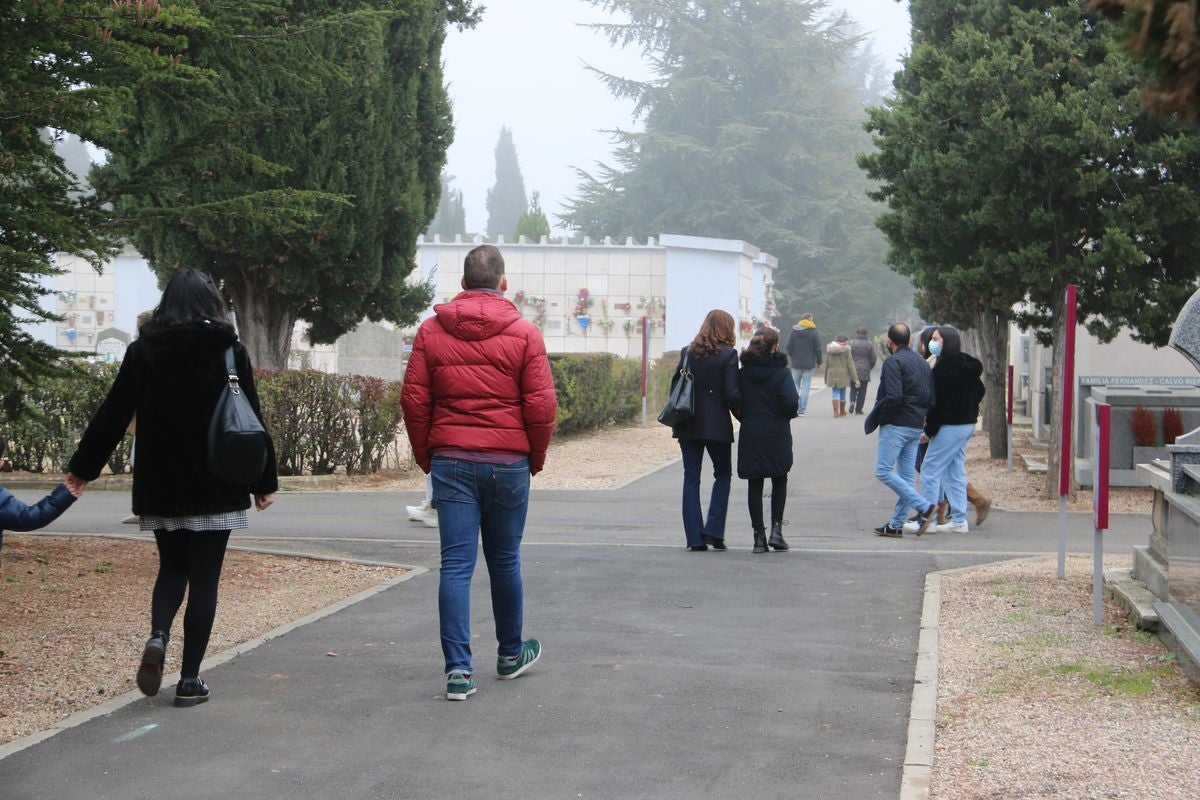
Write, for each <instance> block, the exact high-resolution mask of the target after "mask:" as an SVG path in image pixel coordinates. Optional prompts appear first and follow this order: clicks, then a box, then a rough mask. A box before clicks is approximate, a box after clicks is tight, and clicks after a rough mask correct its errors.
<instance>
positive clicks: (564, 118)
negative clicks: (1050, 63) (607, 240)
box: [442, 0, 909, 234]
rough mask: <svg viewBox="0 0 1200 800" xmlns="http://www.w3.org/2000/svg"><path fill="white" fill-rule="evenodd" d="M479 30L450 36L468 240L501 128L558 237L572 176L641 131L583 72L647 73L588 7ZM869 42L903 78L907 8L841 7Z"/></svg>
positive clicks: (539, 6)
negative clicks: (622, 133)
mask: <svg viewBox="0 0 1200 800" xmlns="http://www.w3.org/2000/svg"><path fill="white" fill-rule="evenodd" d="M485 5H486V7H487V10H486V11H485V12H484V15H483V21H482V22H480V24H479V25H478V26H477V27H476V28H474V29H473V30H467V31H463V32H461V33H460V32H458V31H457V30H455V29H454V28H451V29H450V30H449V32H448V34H447V37H446V44H445V47H444V48H443V51H442V57H443V61H444V63H445V75H446V82H447V84H448V85H449V91H450V96H451V98H453V102H454V122H455V134H454V143H453V144H452V145H451V147H450V150H449V153H448V162H447V166H446V170H447V172H448V173H449V174H451V175H453V176H454V181H453V183H452V184H451V186H452V187H453V188H456V189H461V190H462V192H463V201H464V203H465V205H466V212H467V230H468V231H472V232H475V231H483V230H484V228H485V227H486V225H487V208H486V202H487V190H488V189H489V188H490V187H491V186H492V183H493V182H494V181H495V148H496V140H497V139H498V137H499V134H500V126H501V125H507V126H508V127H509V128H511V129H512V132H513V141H514V143H515V144H516V148H517V156H518V158H519V160H520V162H521V174H522V176H523V177H524V179H525V191H526V193H527V194H531V193H532V192H533V191H539V192H540V193H541V203H542V208H543V209H544V210H545V211H546V216H547V217H548V218H549V219H550V225H551V227H552V228H553V229H554V233H555V234H560V233H563V232H564V231H562V230H561V228H560V226H559V225H558V224H557V220H556V219H555V217H554V214H555V212H557V211H559V210H560V209H561V203H562V200H563V199H565V198H568V197H571V196H572V195H574V194H575V188H576V186H577V185H578V179H577V177H576V175H575V172H574V171H573V169H572V167H573V166H577V167H581V168H584V169H587V170H589V171H590V170H593V169H594V167H595V163H596V162H597V161H605V162H610V163H611V160H612V159H611V153H612V144H611V141H610V140H609V138H608V136H607V135H606V134H605V133H603V132H602V131H603V130H605V129H612V128H623V129H639V128H640V127H641V125H640V122H635V121H634V120H632V119H631V117H630V112H631V110H632V104H631V103H629V102H628V101H617V100H615V99H613V97H612V96H611V95H610V94H609V92H608V90H607V89H606V88H605V87H604V85H603V84H602V83H601V82H600V81H599V80H598V79H597V78H596V77H595V75H594V74H592V73H591V72H589V71H587V70H586V69H585V67H584V64H585V62H586V63H587V64H591V65H592V66H594V67H597V68H599V69H602V70H605V71H608V72H612V73H614V74H617V75H621V76H623V77H643V76H646V75H648V70H647V69H646V67H645V66H643V65H642V63H641V60H640V54H639V53H638V52H637V51H636V50H619V49H616V48H613V47H611V46H610V45H609V44H608V41H607V40H606V39H605V38H604V37H603V36H602V35H600V34H599V33H596V32H593V31H591V30H589V29H587V28H583V27H580V26H579V25H578V24H577V23H586V22H600V21H609V20H610V19H611V17H610V16H609V15H607V14H604V13H603V12H601V11H599V10H598V9H595V8H593V7H592V6H591V5H589V4H588V3H586V2H583V0H507V1H502V2H488V3H485ZM834 6H835V7H836V8H841V9H844V10H846V11H847V12H849V14H850V16H851V17H853V18H854V19H855V21H857V22H858V23H859V26H860V28H861V29H862V30H863V31H864V32H867V33H869V34H870V35H871V39H872V41H873V46H874V50H875V52H876V53H878V54H879V55H880V56H881V57H883V58H884V59H885V60H886V61H887V65H888V71H889V72H892V71H894V70H895V69H898V68H899V59H900V57H901V56H902V54H903V53H905V52H907V49H908V45H909V20H908V4H907V2H904V3H897V2H895V0H837V2H835V3H834Z"/></svg>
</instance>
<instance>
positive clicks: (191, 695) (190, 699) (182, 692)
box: [175, 676, 208, 708]
mask: <svg viewBox="0 0 1200 800" xmlns="http://www.w3.org/2000/svg"><path fill="white" fill-rule="evenodd" d="M207 702H208V684H207V683H205V682H204V679H203V678H201V677H199V676H197V677H195V678H184V679H183V680H181V681H179V685H178V686H176V687H175V707H176V708H191V707H192V706H194V705H197V704H198V703H207Z"/></svg>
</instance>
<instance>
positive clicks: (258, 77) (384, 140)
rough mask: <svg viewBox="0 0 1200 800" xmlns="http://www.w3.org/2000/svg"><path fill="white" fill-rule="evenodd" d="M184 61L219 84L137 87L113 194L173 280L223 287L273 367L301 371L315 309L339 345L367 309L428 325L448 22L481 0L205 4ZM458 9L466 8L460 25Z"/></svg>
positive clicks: (108, 182)
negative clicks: (422, 238) (423, 273)
mask: <svg viewBox="0 0 1200 800" xmlns="http://www.w3.org/2000/svg"><path fill="white" fill-rule="evenodd" d="M202 11H203V13H204V16H205V26H204V27H203V29H202V30H199V31H197V32H194V33H193V34H192V35H191V36H190V37H189V41H188V45H187V49H186V51H185V52H184V53H183V54H182V61H183V63H185V64H188V65H192V66H194V67H195V68H197V69H199V70H202V71H203V72H204V74H205V75H206V76H207V79H206V80H205V81H204V82H203V83H198V84H196V85H194V86H190V87H187V91H180V87H179V86H178V85H177V84H176V83H173V82H170V81H162V80H153V81H141V82H139V83H137V84H136V85H134V86H133V99H134V100H133V105H132V107H131V109H130V114H129V119H128V121H127V125H126V126H125V128H124V130H123V132H122V135H121V136H118V137H114V138H113V140H112V141H110V142H107V143H106V146H107V149H108V150H109V151H110V153H111V158H110V161H109V164H108V165H107V166H106V167H105V168H104V169H102V170H100V171H99V175H98V178H97V181H96V185H97V187H98V190H100V191H101V192H102V193H104V194H106V195H108V196H112V197H114V198H116V204H117V210H118V212H119V213H120V214H121V215H122V216H123V217H124V218H125V219H127V220H130V221H131V222H132V223H133V241H134V243H135V244H136V245H137V247H138V248H139V249H140V250H141V251H142V252H143V253H144V254H145V255H146V256H147V257H148V258H149V260H150V263H151V266H152V267H153V268H154V269H155V271H156V272H158V273H159V274H160V275H166V274H167V273H169V272H170V271H172V270H173V269H175V268H176V267H178V266H180V265H186V266H191V267H198V268H201V269H205V270H208V271H210V272H212V273H213V274H214V275H215V276H217V277H218V278H219V279H221V281H222V282H223V286H224V289H225V291H226V292H227V294H228V295H229V297H230V300H231V303H232V305H233V308H234V311H235V314H236V316H237V321H238V326H239V330H240V332H241V335H242V339H243V341H244V342H245V343H246V346H247V348H248V349H249V350H250V353H251V355H252V357H253V358H254V360H255V363H256V364H259V365H262V366H265V367H283V366H285V365H286V363H287V355H288V351H289V348H290V343H291V333H292V329H293V327H294V324H295V322H296V321H297V319H304V320H307V321H308V322H309V323H310V328H309V330H310V336H311V338H312V339H313V341H316V342H331V341H334V340H335V339H336V338H337V337H338V336H340V335H341V334H343V333H345V332H346V331H348V330H351V329H353V328H354V327H355V326H356V325H357V324H358V322H359V321H360V320H362V319H363V318H364V317H366V318H367V319H370V320H373V321H378V320H380V319H387V320H390V321H392V322H396V323H398V324H405V323H408V322H411V321H413V320H415V318H416V314H417V312H418V311H419V310H420V309H422V308H424V307H425V305H426V304H427V302H428V299H429V290H428V288H427V287H425V286H422V285H412V284H410V283H409V282H407V281H406V280H405V278H406V276H407V275H408V274H409V273H410V272H411V270H412V269H413V266H414V263H413V258H414V255H415V242H416V238H417V236H418V235H419V233H420V232H421V231H423V230H424V229H425V228H426V227H427V226H428V224H429V222H430V220H431V219H432V217H433V214H434V209H435V206H436V201H437V195H438V190H439V182H438V178H439V176H440V174H441V170H442V165H443V164H444V163H445V151H446V147H447V146H448V144H449V142H450V139H451V123H450V108H449V103H448V101H447V98H446V94H445V88H444V86H443V83H442V73H441V69H440V63H441V46H442V41H443V38H444V35H445V25H446V23H447V21H453V22H457V23H459V24H472V20H473V16H472V15H473V14H475V13H476V12H475V11H474V10H472V9H471V4H470V3H469V2H464V1H463V0H458V2H450V3H447V2H446V0H412V1H411V2H385V1H384V0H371V1H368V0H360V1H359V2H350V3H333V2H330V1H328V0H324V1H322V2H309V1H308V0H255V1H254V2H244V3H236V4H205V5H204V6H202ZM448 13H450V14H452V16H450V17H448V16H447V15H448Z"/></svg>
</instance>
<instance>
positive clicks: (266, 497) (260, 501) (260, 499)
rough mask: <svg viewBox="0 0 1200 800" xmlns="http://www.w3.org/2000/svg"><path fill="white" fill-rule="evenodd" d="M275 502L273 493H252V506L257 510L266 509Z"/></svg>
mask: <svg viewBox="0 0 1200 800" xmlns="http://www.w3.org/2000/svg"><path fill="white" fill-rule="evenodd" d="M274 502H275V493H274V492H272V493H271V494H256V495H254V507H255V508H257V509H258V510H259V511H266V510H267V509H268V508H270V507H271V504H272V503H274Z"/></svg>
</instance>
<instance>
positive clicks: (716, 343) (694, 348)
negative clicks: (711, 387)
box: [688, 308, 737, 358]
mask: <svg viewBox="0 0 1200 800" xmlns="http://www.w3.org/2000/svg"><path fill="white" fill-rule="evenodd" d="M723 344H725V345H729V346H730V347H733V346H734V345H735V344H737V338H736V337H735V336H734V333H733V317H732V316H730V315H729V312H728V311H722V310H721V309H719V308H714V309H713V310H712V311H710V312H708V314H707V315H706V316H705V317H704V322H702V323H701V324H700V332H699V333H697V334H696V338H695V339H692V343H691V344H690V345H688V350H689V351H690V352H691V354H692V355H694V356H696V358H703V357H704V356H710V355H712V354H713V353H716V352H718V351H719V350H720V349H721V345H723Z"/></svg>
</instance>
